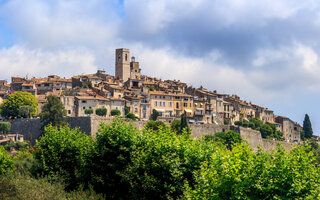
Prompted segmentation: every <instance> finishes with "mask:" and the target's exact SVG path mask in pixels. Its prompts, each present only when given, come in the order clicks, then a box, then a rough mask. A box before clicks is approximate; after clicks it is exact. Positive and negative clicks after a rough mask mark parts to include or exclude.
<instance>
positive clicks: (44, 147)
mask: <svg viewBox="0 0 320 200" xmlns="http://www.w3.org/2000/svg"><path fill="white" fill-rule="evenodd" d="M92 146H93V140H92V137H90V136H87V135H85V134H84V133H81V132H80V131H79V130H78V129H75V130H70V128H69V127H61V128H57V127H53V126H51V125H49V126H47V127H45V134H44V136H42V137H41V138H40V140H39V141H37V148H36V151H35V153H34V155H35V159H36V160H37V161H38V163H39V166H38V168H39V169H38V171H40V172H41V174H44V175H50V174H58V175H59V176H61V177H63V178H64V181H65V183H66V187H67V189H74V188H75V187H76V186H77V185H78V184H79V182H80V181H81V180H83V176H84V174H85V173H84V172H83V170H84V169H85V167H83V166H84V161H85V159H84V158H85V155H87V154H88V151H89V149H90V148H91V147H92Z"/></svg>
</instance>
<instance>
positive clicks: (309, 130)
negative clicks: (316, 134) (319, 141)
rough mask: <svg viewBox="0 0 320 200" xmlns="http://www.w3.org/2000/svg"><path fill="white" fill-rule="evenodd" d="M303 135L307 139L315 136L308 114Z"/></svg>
mask: <svg viewBox="0 0 320 200" xmlns="http://www.w3.org/2000/svg"><path fill="white" fill-rule="evenodd" d="M303 134H304V138H306V139H308V138H311V137H312V135H313V131H312V125H311V121H310V118H309V115H308V114H306V115H305V117H304V120H303Z"/></svg>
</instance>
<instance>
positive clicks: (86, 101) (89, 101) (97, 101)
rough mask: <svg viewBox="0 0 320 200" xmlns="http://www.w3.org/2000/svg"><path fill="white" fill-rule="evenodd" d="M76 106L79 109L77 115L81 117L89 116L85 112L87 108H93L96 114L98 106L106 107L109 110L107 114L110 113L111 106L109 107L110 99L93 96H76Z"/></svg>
mask: <svg viewBox="0 0 320 200" xmlns="http://www.w3.org/2000/svg"><path fill="white" fill-rule="evenodd" d="M75 101H76V102H75V104H76V106H75V108H76V109H77V110H76V111H75V113H76V116H78V117H81V116H87V115H86V114H85V110H86V109H93V114H92V115H95V114H96V109H97V108H106V109H107V110H108V111H107V116H108V115H110V107H109V101H108V99H105V98H95V97H93V96H87V97H86V96H79V97H75Z"/></svg>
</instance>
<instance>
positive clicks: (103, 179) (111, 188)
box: [86, 120, 137, 199]
mask: <svg viewBox="0 0 320 200" xmlns="http://www.w3.org/2000/svg"><path fill="white" fill-rule="evenodd" d="M136 134H137V130H136V128H134V127H133V126H132V125H130V124H126V123H125V122H123V121H120V120H115V121H114V122H113V123H111V125H107V124H104V123H101V124H100V128H99V130H98V132H97V136H96V142H95V144H94V148H93V151H91V154H90V155H89V158H88V162H87V167H86V168H87V169H88V171H89V172H90V173H91V175H90V177H92V179H91V181H90V183H91V184H92V185H93V186H94V188H95V190H96V191H98V192H101V193H104V194H106V197H107V199H130V198H128V195H129V192H128V191H129V186H130V184H129V183H128V182H126V181H124V177H125V176H126V174H125V171H126V169H127V167H128V165H129V164H130V163H131V154H132V152H133V151H134V149H135V143H134V137H135V135H136Z"/></svg>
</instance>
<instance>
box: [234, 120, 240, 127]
mask: <svg viewBox="0 0 320 200" xmlns="http://www.w3.org/2000/svg"><path fill="white" fill-rule="evenodd" d="M234 125H237V126H242V121H235V122H234Z"/></svg>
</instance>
